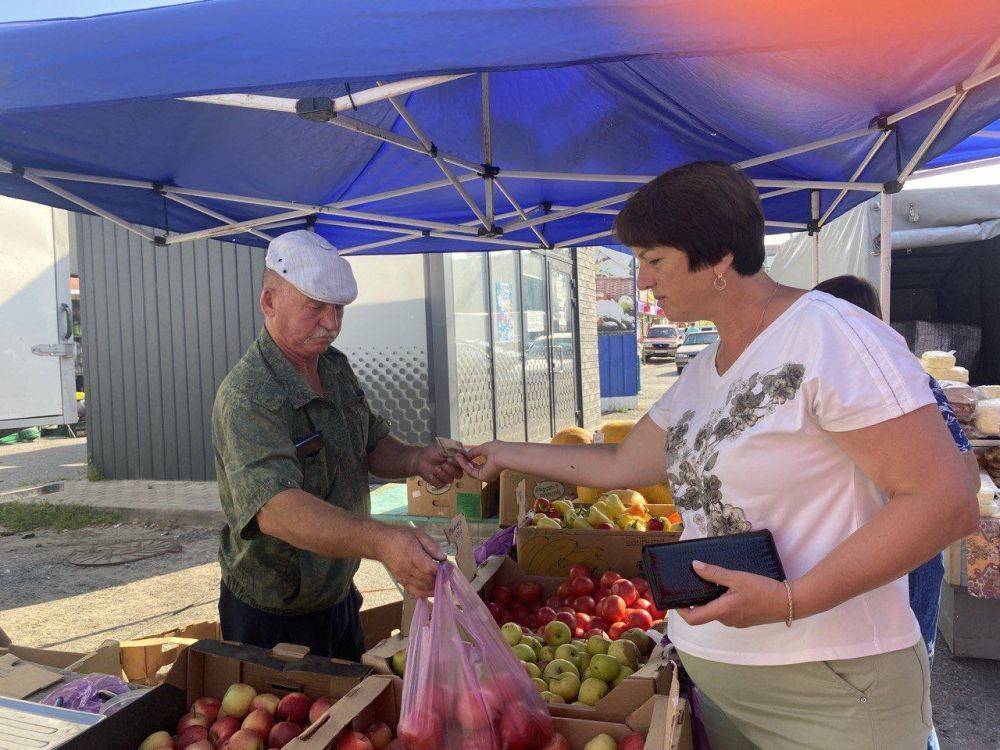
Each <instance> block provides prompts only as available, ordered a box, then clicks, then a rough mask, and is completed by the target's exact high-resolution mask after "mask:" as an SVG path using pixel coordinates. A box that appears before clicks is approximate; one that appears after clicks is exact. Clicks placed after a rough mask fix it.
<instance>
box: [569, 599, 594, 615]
mask: <svg viewBox="0 0 1000 750" xmlns="http://www.w3.org/2000/svg"><path fill="white" fill-rule="evenodd" d="M596 606H597V602H595V601H594V597H592V596H578V597H576V599H574V600H573V609H575V610H576V611H577V612H585V613H587V614H588V615H592V614H594V607H596Z"/></svg>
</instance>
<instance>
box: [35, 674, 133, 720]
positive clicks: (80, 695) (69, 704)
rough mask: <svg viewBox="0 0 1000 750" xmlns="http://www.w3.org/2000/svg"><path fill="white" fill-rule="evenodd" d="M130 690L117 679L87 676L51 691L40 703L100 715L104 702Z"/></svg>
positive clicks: (105, 675)
mask: <svg viewBox="0 0 1000 750" xmlns="http://www.w3.org/2000/svg"><path fill="white" fill-rule="evenodd" d="M130 689H131V688H129V686H128V685H127V684H126V683H124V682H122V681H121V680H119V679H118V678H117V677H112V676H111V675H107V674H88V675H86V676H84V677H81V678H79V679H77V680H73V681H72V682H67V683H66V684H65V685H63V686H62V687H59V688H57V689H56V690H53V691H52V692H51V693H49V694H48V695H46V696H45V698H43V699H42V703H44V704H45V705H47V706H61V707H62V708H72V709H76V710H77V711H88V712H90V713H92V714H96V713H100V711H101V704H102V703H104V701H106V700H108V699H109V698H113V697H114V696H116V695H121V694H122V693H127V692H128V691H129V690H130Z"/></svg>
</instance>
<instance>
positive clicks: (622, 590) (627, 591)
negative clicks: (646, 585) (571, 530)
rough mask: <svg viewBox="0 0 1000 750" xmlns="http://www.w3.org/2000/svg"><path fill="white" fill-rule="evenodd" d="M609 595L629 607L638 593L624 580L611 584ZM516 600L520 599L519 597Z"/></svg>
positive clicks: (630, 583) (632, 585)
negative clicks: (615, 595)
mask: <svg viewBox="0 0 1000 750" xmlns="http://www.w3.org/2000/svg"><path fill="white" fill-rule="evenodd" d="M611 593H612V594H617V595H618V596H620V597H621V598H622V599H624V600H625V604H626V605H628V606H629V607H631V606H632V604H633V603H635V600H636V599H638V598H639V592H638V591H636V590H635V584H634V583H632V582H631V581H629V580H626V579H624V578H623V579H621V580H620V581H615V582H614V583H612V584H611ZM518 598H519V599H520V597H518Z"/></svg>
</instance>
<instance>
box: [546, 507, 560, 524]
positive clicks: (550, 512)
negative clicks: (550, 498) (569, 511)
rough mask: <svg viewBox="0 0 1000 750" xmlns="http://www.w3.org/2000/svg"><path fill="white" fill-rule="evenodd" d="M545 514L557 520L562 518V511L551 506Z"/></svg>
mask: <svg viewBox="0 0 1000 750" xmlns="http://www.w3.org/2000/svg"><path fill="white" fill-rule="evenodd" d="M545 515H547V516H548V517H549V518H554V519H555V520H557V521H561V520H562V513H560V512H559V511H558V510H556V509H555V508H549V509H548V510H547V511H545Z"/></svg>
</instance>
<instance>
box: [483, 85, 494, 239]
mask: <svg viewBox="0 0 1000 750" xmlns="http://www.w3.org/2000/svg"><path fill="white" fill-rule="evenodd" d="M480 80H481V82H482V91H483V93H482V99H483V164H489V165H492V164H493V142H492V139H491V134H490V74H489V73H483V74H482V75H481V76H480ZM483 182H484V183H485V184H484V185H483V191H484V194H485V195H486V221H487V223H488V226H491V227H492V226H493V221H494V215H493V214H494V207H493V176H492V175H485V176H484V177H483Z"/></svg>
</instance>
